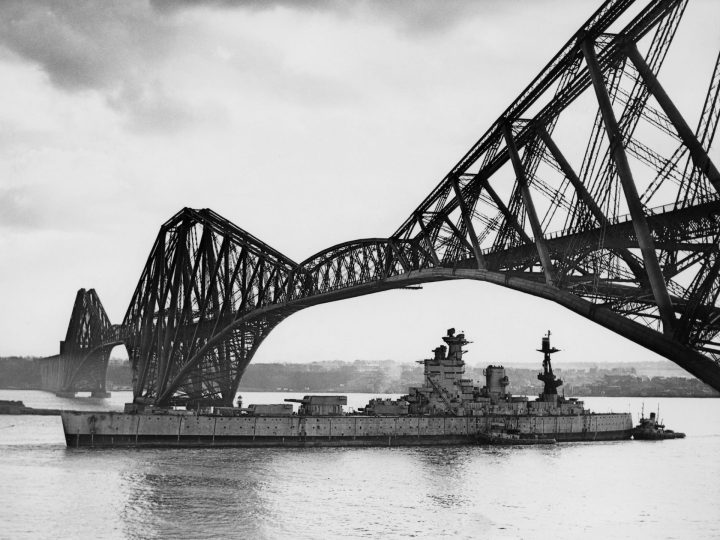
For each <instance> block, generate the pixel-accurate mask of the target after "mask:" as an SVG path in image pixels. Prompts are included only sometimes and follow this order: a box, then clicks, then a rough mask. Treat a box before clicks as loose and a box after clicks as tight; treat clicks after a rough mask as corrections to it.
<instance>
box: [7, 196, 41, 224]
mask: <svg viewBox="0 0 720 540" xmlns="http://www.w3.org/2000/svg"><path fill="white" fill-rule="evenodd" d="M42 226H43V220H42V216H41V215H40V213H39V212H37V209H36V207H35V206H34V205H33V196H32V193H31V192H30V191H29V190H28V189H27V188H25V187H21V186H16V187H4V188H0V228H3V229H19V230H28V229H37V228H41V227H42Z"/></svg>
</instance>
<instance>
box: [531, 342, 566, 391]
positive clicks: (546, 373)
mask: <svg viewBox="0 0 720 540" xmlns="http://www.w3.org/2000/svg"><path fill="white" fill-rule="evenodd" d="M537 351H538V352H541V353H543V364H542V365H543V370H542V373H539V374H538V379H539V380H541V381H542V382H543V383H545V387H544V388H543V391H542V394H540V395H541V397H543V396H557V389H558V386H562V383H563V382H562V380H560V379H558V378H557V377H556V376H555V374H554V373H553V370H552V364H551V362H550V355H552V354H553V353H556V352H559V351H560V349H556V348H555V347H550V330H548V333H547V335H546V336H543V338H542V348H540V349H537Z"/></svg>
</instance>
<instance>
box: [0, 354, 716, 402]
mask: <svg viewBox="0 0 720 540" xmlns="http://www.w3.org/2000/svg"><path fill="white" fill-rule="evenodd" d="M35 360H37V359H36V358H33V357H6V358H0V388H17V389H39V388H40V387H41V380H40V366H39V364H38V362H36V361H35ZM537 371H538V370H537V369H535V368H519V367H508V368H507V375H508V377H509V379H510V385H509V387H508V391H509V392H511V393H513V394H519V395H529V396H532V395H536V394H538V393H539V392H540V390H541V387H542V383H540V382H539V381H538V380H537ZM555 372H556V373H557V374H558V376H559V377H560V378H562V379H563V380H564V382H565V384H564V391H565V393H566V394H567V395H574V396H685V397H715V396H720V393H718V392H717V391H715V390H713V389H712V388H710V387H709V386H707V385H705V384H704V383H702V382H701V381H699V380H697V379H695V378H692V377H674V376H671V377H663V376H648V375H641V374H638V372H637V370H636V368H635V367H633V366H632V365H623V366H619V367H618V366H617V365H614V366H608V367H598V366H587V367H585V368H578V367H577V366H575V367H574V368H572V369H561V368H556V369H555ZM465 375H466V378H469V379H474V380H475V381H476V383H477V384H478V385H479V386H483V384H484V374H483V368H481V367H476V366H469V365H468V366H466V373H465ZM422 381H423V367H422V366H421V365H420V364H417V363H412V364H400V363H398V362H394V361H392V360H382V361H366V360H356V361H354V362H343V361H326V362H312V363H306V364H299V363H292V364H290V363H267V364H260V363H254V364H250V365H249V366H248V368H247V370H246V372H245V374H244V375H243V378H242V380H241V383H240V389H239V390H240V391H241V392H242V391H253V390H254V391H288V392H308V393H312V392H364V393H378V394H380V393H389V394H402V393H406V392H407V391H408V387H410V386H420V385H422ZM131 384H132V372H131V368H130V364H129V362H128V361H122V360H116V359H111V361H110V363H109V365H108V371H107V388H108V389H109V390H120V389H128V388H129V387H130V386H131Z"/></svg>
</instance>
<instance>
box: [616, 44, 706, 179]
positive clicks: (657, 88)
mask: <svg viewBox="0 0 720 540" xmlns="http://www.w3.org/2000/svg"><path fill="white" fill-rule="evenodd" d="M626 52H627V55H628V58H630V60H631V61H632V63H633V65H634V66H635V67H636V68H637V70H638V72H639V73H640V76H641V77H642V80H643V82H644V83H645V86H647V88H648V90H649V91H650V93H651V94H652V95H653V96H654V97H655V99H656V100H657V102H658V103H659V104H660V107H662V110H663V111H665V114H666V115H667V117H668V118H669V119H670V122H672V124H673V126H675V129H676V130H677V132H678V135H679V136H680V138H681V139H682V142H683V143H684V144H685V146H687V148H688V150H690V157H691V158H692V160H693V163H694V164H695V166H696V167H697V168H698V169H699V170H700V172H702V173H703V174H704V175H705V176H707V178H708V180H710V183H712V185H713V186H714V187H715V191H717V192H718V193H720V172H718V170H717V168H716V167H715V164H714V163H713V162H712V160H711V159H710V156H708V154H707V152H706V151H705V149H704V148H703V147H702V144H700V141H698V140H697V137H696V136H695V133H694V132H693V130H692V129H690V126H688V124H687V122H685V119H684V118H683V116H682V114H680V111H679V110H678V109H677V107H675V104H674V103H673V102H672V100H671V99H670V96H668V95H667V93H666V92H665V90H664V89H663V87H662V86H661V85H660V82H659V81H658V80H657V77H655V74H654V73H653V72H652V70H651V69H650V66H648V65H647V62H645V59H644V58H643V57H642V55H641V54H640V51H638V49H637V46H636V45H635V43H630V44H628V45H627V49H626Z"/></svg>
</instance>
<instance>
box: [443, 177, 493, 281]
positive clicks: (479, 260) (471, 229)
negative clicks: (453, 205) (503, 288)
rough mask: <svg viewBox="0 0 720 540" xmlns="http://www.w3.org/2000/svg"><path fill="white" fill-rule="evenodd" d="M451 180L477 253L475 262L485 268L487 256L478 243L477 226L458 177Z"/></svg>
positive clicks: (466, 227) (474, 250) (480, 267)
mask: <svg viewBox="0 0 720 540" xmlns="http://www.w3.org/2000/svg"><path fill="white" fill-rule="evenodd" d="M450 182H451V183H452V187H453V191H455V197H457V200H458V205H459V206H460V214H461V215H462V219H463V222H464V223H465V229H466V230H467V232H468V234H469V235H470V242H472V249H473V254H474V255H475V262H476V264H477V267H478V269H479V270H482V269H484V268H485V258H484V257H483V254H482V251H481V250H480V244H478V240H477V234H475V227H474V226H473V224H472V220H471V219H470V212H469V211H468V207H467V204H466V203H465V199H464V198H463V196H462V192H461V191H460V186H459V185H458V181H457V178H455V177H454V176H453V177H451V179H450Z"/></svg>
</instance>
